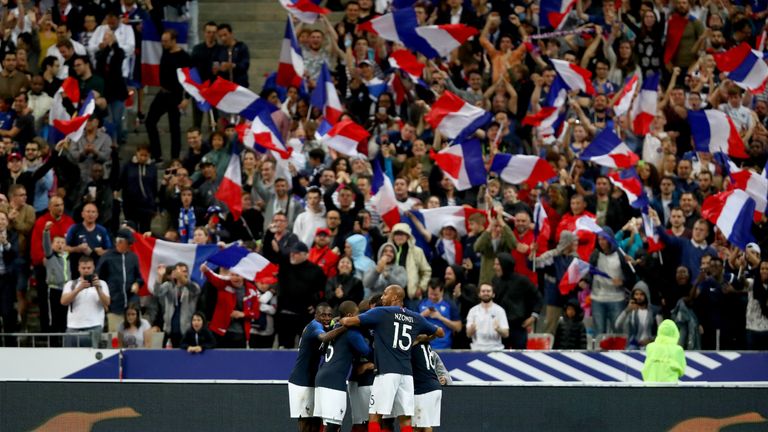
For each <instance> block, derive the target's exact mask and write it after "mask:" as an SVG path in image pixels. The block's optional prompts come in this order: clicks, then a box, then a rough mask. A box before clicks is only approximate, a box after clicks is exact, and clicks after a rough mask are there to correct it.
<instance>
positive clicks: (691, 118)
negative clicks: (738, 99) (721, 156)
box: [688, 110, 749, 159]
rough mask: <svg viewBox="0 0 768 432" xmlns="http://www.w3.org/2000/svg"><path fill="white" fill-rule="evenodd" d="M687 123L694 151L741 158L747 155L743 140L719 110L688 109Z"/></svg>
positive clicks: (733, 125)
mask: <svg viewBox="0 0 768 432" xmlns="http://www.w3.org/2000/svg"><path fill="white" fill-rule="evenodd" d="M688 124H689V125H690V126H691V134H692V135H693V143H694V145H695V147H696V151H700V152H707V153H717V152H722V153H725V154H727V155H729V156H731V157H735V158H741V159H746V158H748V157H749V156H748V155H747V151H746V149H745V148H744V141H742V140H741V136H740V135H739V131H738V130H737V129H736V125H735V124H734V123H733V120H731V118H730V117H728V114H726V113H724V112H722V111H720V110H702V111H688Z"/></svg>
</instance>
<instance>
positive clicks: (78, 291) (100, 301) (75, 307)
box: [61, 255, 109, 348]
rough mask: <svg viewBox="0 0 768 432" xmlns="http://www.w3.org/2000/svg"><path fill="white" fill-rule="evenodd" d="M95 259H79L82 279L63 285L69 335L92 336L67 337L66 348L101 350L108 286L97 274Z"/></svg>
mask: <svg viewBox="0 0 768 432" xmlns="http://www.w3.org/2000/svg"><path fill="white" fill-rule="evenodd" d="M95 270H96V266H95V265H94V262H93V258H91V257H90V256H87V255H84V256H81V257H80V258H79V259H78V263H77V271H78V273H79V275H80V276H79V277H78V278H77V279H74V280H71V281H69V282H67V283H66V284H65V285H64V289H63V290H62V293H61V304H62V305H64V306H68V308H69V310H68V312H67V333H89V334H88V335H87V336H82V335H78V336H66V337H65V338H64V346H66V347H81V348H82V347H92V348H98V347H99V341H100V339H101V331H102V329H103V327H104V311H105V310H106V308H108V307H109V287H108V286H107V283H106V282H104V281H102V280H99V276H98V275H97V274H96V273H95Z"/></svg>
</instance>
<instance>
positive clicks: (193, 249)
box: [131, 235, 219, 296]
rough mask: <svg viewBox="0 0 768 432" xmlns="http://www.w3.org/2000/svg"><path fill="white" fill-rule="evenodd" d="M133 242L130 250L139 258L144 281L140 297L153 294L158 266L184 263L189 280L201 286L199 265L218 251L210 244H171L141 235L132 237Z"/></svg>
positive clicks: (201, 278) (217, 248)
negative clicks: (187, 270) (187, 269)
mask: <svg viewBox="0 0 768 432" xmlns="http://www.w3.org/2000/svg"><path fill="white" fill-rule="evenodd" d="M134 240H135V241H134V243H133V245H132V246H131V249H132V250H133V252H134V253H136V255H137V256H138V258H139V273H141V277H142V278H143V279H144V280H145V281H146V284H145V285H144V286H142V287H141V288H140V290H139V295H140V296H147V295H151V294H152V293H153V292H154V290H155V282H156V281H157V267H158V266H160V265H165V266H173V265H176V264H177V263H184V264H186V265H187V267H188V268H189V274H190V278H191V279H192V280H193V281H195V282H197V283H198V284H199V285H200V286H202V285H203V284H204V283H205V277H204V276H203V275H202V273H200V265H201V264H203V263H204V262H205V261H206V260H207V259H208V257H210V256H211V255H213V254H215V253H216V252H217V251H218V250H219V247H218V246H216V245H212V244H211V245H209V244H206V245H196V244H189V243H173V242H169V241H165V240H160V239H156V238H154V237H144V236H142V235H136V236H134Z"/></svg>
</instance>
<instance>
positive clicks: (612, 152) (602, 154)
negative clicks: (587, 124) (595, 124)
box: [579, 128, 640, 168]
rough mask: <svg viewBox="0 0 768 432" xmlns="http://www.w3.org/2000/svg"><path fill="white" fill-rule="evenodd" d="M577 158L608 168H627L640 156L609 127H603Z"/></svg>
mask: <svg viewBox="0 0 768 432" xmlns="http://www.w3.org/2000/svg"><path fill="white" fill-rule="evenodd" d="M579 159H581V160H585V161H592V162H594V163H596V164H598V165H602V166H606V167H609V168H629V167H631V166H635V165H637V161H639V160H640V158H639V157H638V156H637V155H636V154H635V153H634V152H633V151H632V150H630V149H629V147H628V146H627V144H625V143H624V141H622V140H621V138H619V137H618V136H616V134H615V133H614V132H613V131H612V130H611V129H609V128H606V129H603V131H602V132H600V133H599V134H598V135H597V136H596V137H595V139H594V140H592V143H590V144H589V146H587V148H586V149H584V151H583V152H582V153H581V155H579Z"/></svg>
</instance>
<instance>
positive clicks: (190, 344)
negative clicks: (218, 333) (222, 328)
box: [180, 312, 216, 354]
mask: <svg viewBox="0 0 768 432" xmlns="http://www.w3.org/2000/svg"><path fill="white" fill-rule="evenodd" d="M206 324H207V323H206V322H205V314H203V313H202V312H195V313H194V314H192V325H191V326H190V328H189V330H187V332H186V333H184V339H182V340H181V346H180V348H181V349H183V350H186V351H187V352H188V353H190V354H196V353H201V352H203V351H204V350H209V349H213V348H216V338H214V337H213V333H211V331H210V330H208V326H207V325H206Z"/></svg>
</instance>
